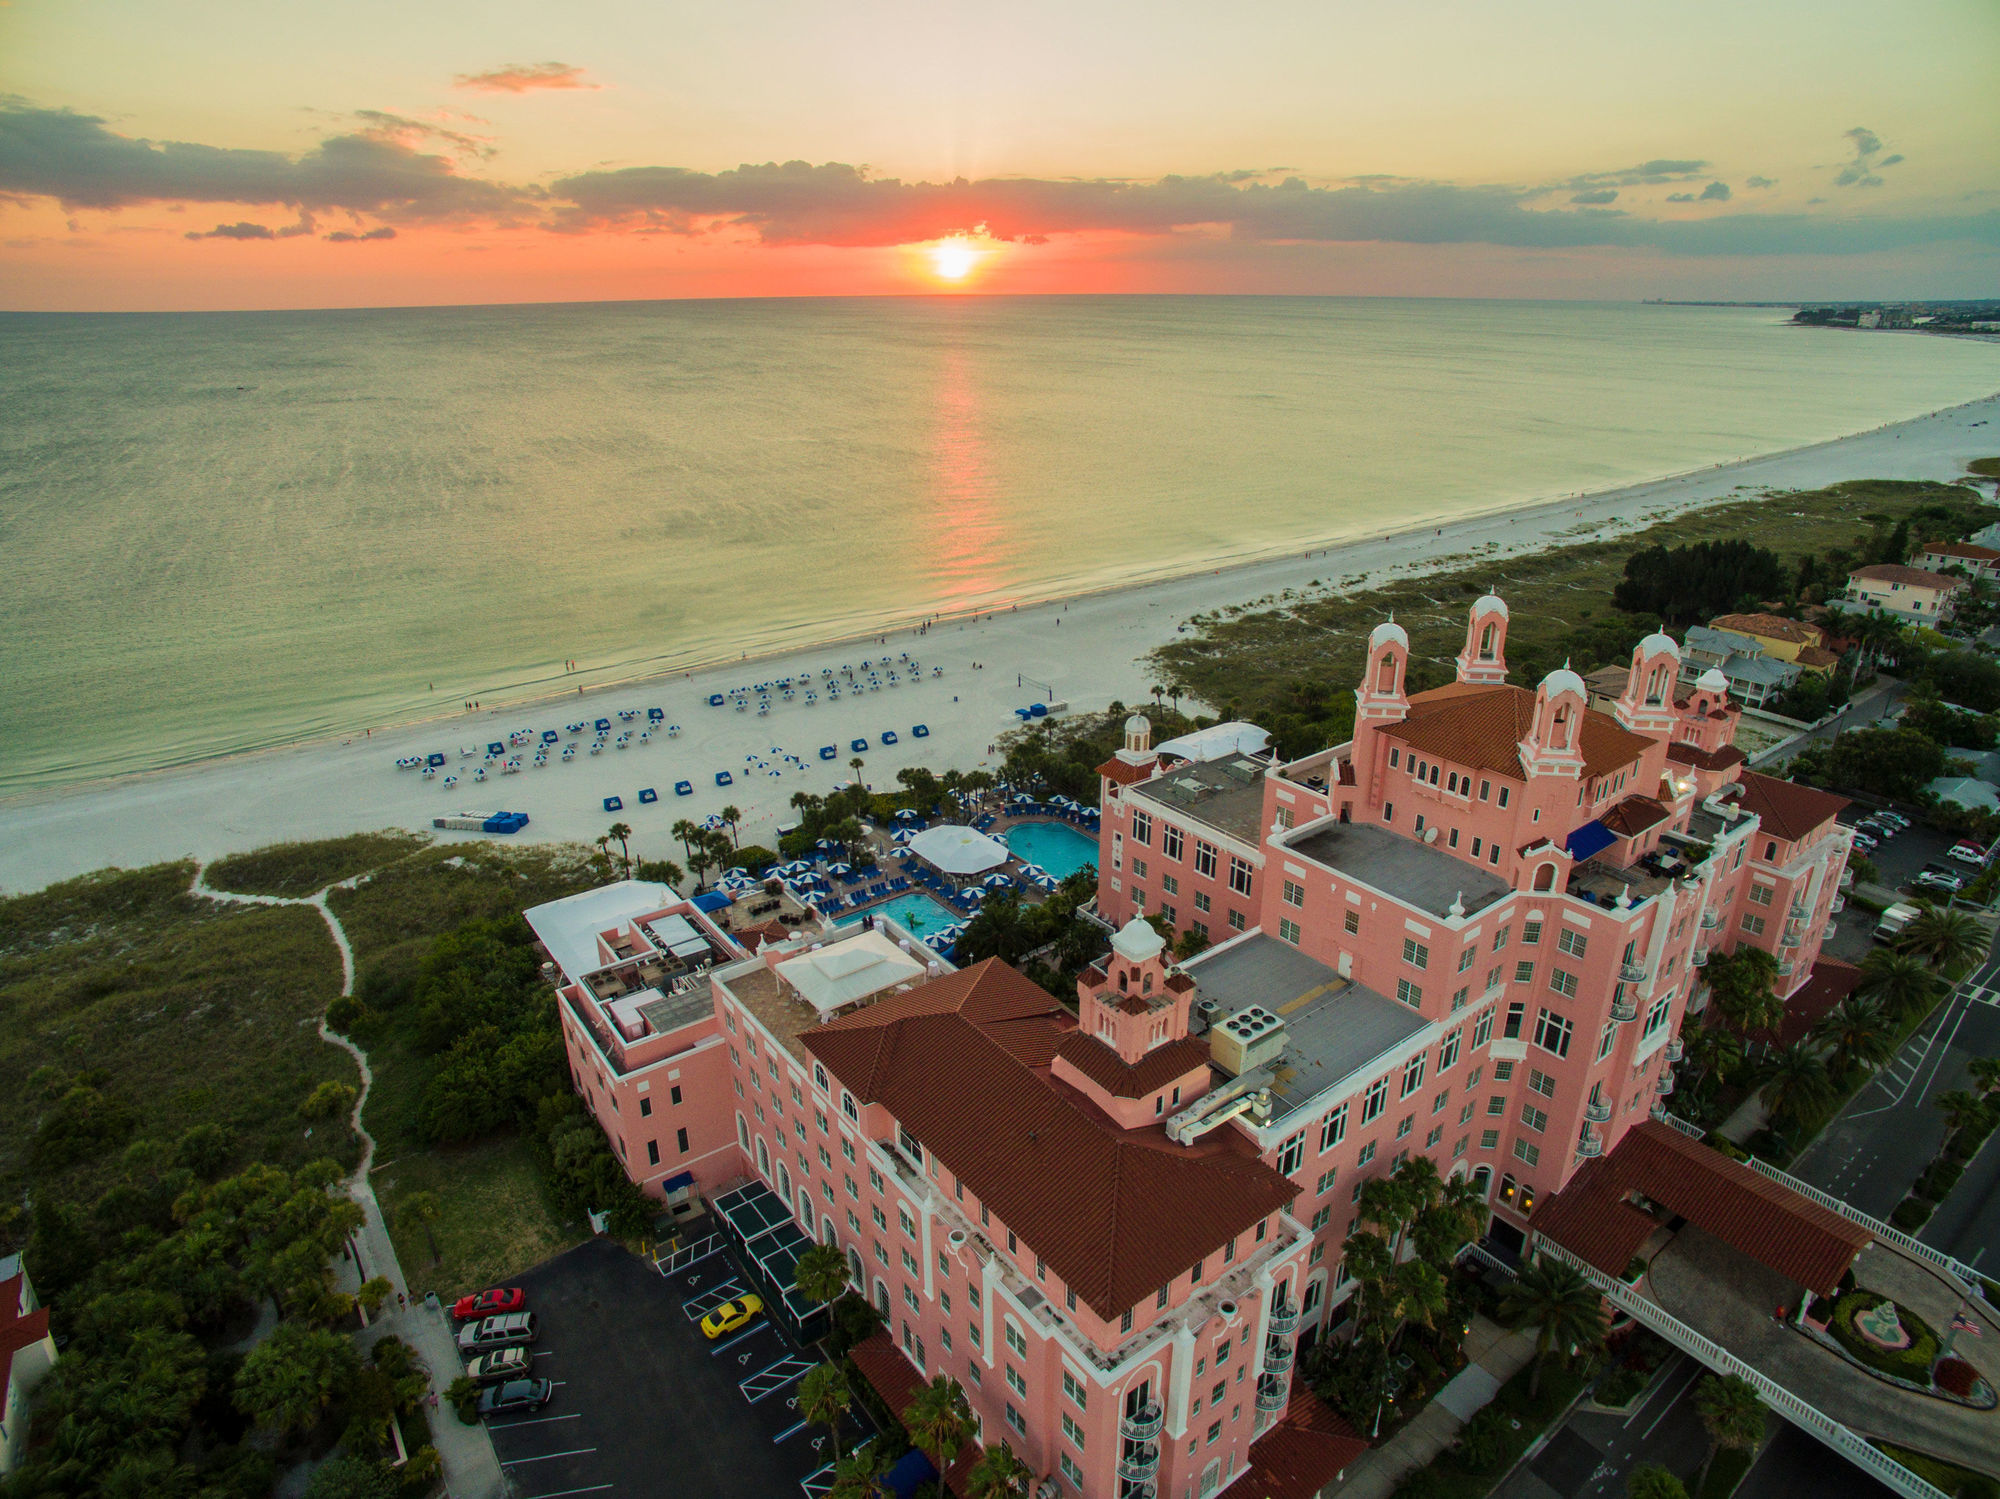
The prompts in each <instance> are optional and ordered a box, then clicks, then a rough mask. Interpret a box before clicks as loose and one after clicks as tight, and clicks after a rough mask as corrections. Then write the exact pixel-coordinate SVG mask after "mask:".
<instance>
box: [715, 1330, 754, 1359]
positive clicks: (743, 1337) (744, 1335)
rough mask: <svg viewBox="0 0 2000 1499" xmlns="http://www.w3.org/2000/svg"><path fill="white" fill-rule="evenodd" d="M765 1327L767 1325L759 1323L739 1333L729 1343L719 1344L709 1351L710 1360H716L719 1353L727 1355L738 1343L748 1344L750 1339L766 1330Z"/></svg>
mask: <svg viewBox="0 0 2000 1499" xmlns="http://www.w3.org/2000/svg"><path fill="white" fill-rule="evenodd" d="M764 1327H765V1324H764V1323H762V1322H759V1323H758V1324H757V1325H756V1326H754V1327H748V1328H745V1329H744V1330H743V1331H742V1332H739V1333H738V1334H737V1335H736V1336H735V1337H733V1338H731V1339H730V1340H729V1341H728V1342H727V1343H717V1344H716V1345H715V1346H714V1347H713V1348H711V1349H709V1350H708V1356H709V1357H710V1358H714V1357H715V1356H716V1355H717V1354H719V1353H727V1352H728V1351H729V1350H730V1349H732V1348H734V1347H735V1346H736V1345H737V1344H738V1343H742V1342H747V1341H748V1340H749V1339H751V1338H754V1337H756V1336H757V1334H758V1333H760V1332H762V1331H763V1330H764Z"/></svg>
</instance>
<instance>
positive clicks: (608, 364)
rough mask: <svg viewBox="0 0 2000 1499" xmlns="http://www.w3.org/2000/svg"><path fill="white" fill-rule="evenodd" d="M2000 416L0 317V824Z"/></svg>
mask: <svg viewBox="0 0 2000 1499" xmlns="http://www.w3.org/2000/svg"><path fill="white" fill-rule="evenodd" d="M1996 388H2000V348H1996V347H1994V346H1991V345H1986V344H1979V343H1970V342H1962V341H1953V340H1946V339H1929V338H1921V337H1893V336H1880V337H1861V336H1852V335H1839V334H1828V333H1825V332H1811V331H1804V330H1795V329H1792V328H1789V327H1786V326H1784V314H1783V313H1781V312H1776V311H1765V310H1750V309H1728V308H1686V307H1643V306H1626V305H1610V304H1552V303H1545V302H1426V301H1368V300H1357V301H1348V300H1338V299H1295V298H1241V299H1238V298H1179V297H1157V298H1155V297H1141V298H1102V299H1098V298H1049V299H977V298H973V299H936V300H930V299H908V300H904V299H897V300H831V301H759V302H662V303H627V304H599V305H581V306H577V305H571V306H548V307H505V308H465V309H450V310H392V311H372V312H312V313H226V314H200V315H160V316H44V315H15V316H7V317H0V556H4V559H5V569H4V572H0V577H3V578H4V580H5V586H4V588H0V794H6V793H9V792H18V791H21V790H23V789H27V788H32V787H36V786H46V785H51V784H58V783H62V782H66V781H74V780H80V779H85V778H89V777H94V776H102V775H107V774H115V773H121V772H128V771H135V770H142V769H147V768H151V767H155V766H160V765H167V764H174V763H181V762H185V761H188V760H193V759H198V758H202V757H206V756H212V755H218V754H225V753H229V752H232V751H238V750H245V749H252V748H257V747H262V746H268V745H272V744H279V743H284V742H288V741H293V740H298V739H302V738H309V737H314V736H319V735H326V734H334V733H342V732H345V731H348V730H356V729H359V728H360V727H362V726H363V725H380V724H385V723H391V722H397V721H403V720H408V719H412V718H417V717H423V716H428V715H431V714H436V713H444V712H448V711H452V710H454V709H455V708H456V707H457V706H458V705H459V704H460V703H462V702H463V701H465V700H466V699H468V698H479V699H481V700H482V701H486V702H493V703H499V702H504V701H507V700H509V699H513V698H521V697H527V696H531V695H540V694H541V693H542V692H544V691H546V690H549V689H551V688H552V687H553V685H554V684H555V681H556V679H557V678H558V677H560V676H561V675H562V672H563V663H564V662H565V661H566V660H575V661H577V662H579V663H580V664H581V666H582V668H583V670H584V676H583V677H582V678H578V677H570V678H568V680H567V681H566V682H565V683H564V684H563V685H565V686H569V685H574V684H575V683H576V682H577V681H578V680H583V681H587V682H595V681H608V680H614V679H618V678H623V677H631V676H636V675H639V674H643V673H646V672H650V671H663V670H674V669H685V668H688V667H692V666H695V665H699V664H701V663H704V662H708V661H712V660H717V659H722V658H733V657H735V656H737V655H738V654H739V653H741V652H744V651H749V652H751V653H755V652H757V651H759V650H764V649H769V648H772V647H776V646H781V645H785V644H792V643H804V642H808V641H812V640H817V639H823V638H828V637H833V636H837V635H843V634H847V633H851V632H857V631H863V630H867V629H870V628H875V627H881V626H885V625H888V624H890V623H893V622H895V621H898V620H902V619H906V618H911V617H914V616H919V615H923V614H928V613H933V612H938V611H950V610H969V609H975V608H981V607H986V606H991V605H997V604H1006V603H1013V602H1019V601H1024V600H1031V599H1036V598H1043V597H1048V596H1052V595H1056V594H1061V593H1067V592H1072V591H1076V590H1080V589H1085V588H1091V587H1097V586H1102V585H1106V584H1111V583H1116V582H1120V581H1130V580H1135V579H1140V578H1145V577H1155V576H1165V575H1171V574H1173V573H1176V572H1183V571H1191V570H1194V569H1198V568H1204V567H1213V566H1217V565H1220V564H1223V563H1227V562H1231V561H1238V560H1246V559H1249V558H1252V557H1255V556H1258V555H1261V554H1268V553H1272V552H1276V551H1283V550H1288V549H1295V548H1299V547H1303V546H1306V545H1311V544H1315V543H1321V542H1332V541H1338V540H1341V539H1344V538H1350V537H1355V536H1360V535H1366V534H1370V533H1375V532H1379V531H1382V530H1385V529H1397V528H1401V527H1404V526H1407V525H1412V524H1419V523H1422V522H1425V521H1433V522H1435V521H1442V520H1444V519H1447V518H1450V517H1453V516H1456V515H1460V514H1464V513H1466V512H1468V511H1474V510H1485V509H1490V508H1492V507H1493V506H1495V505H1498V504H1511V503H1525V502H1529V501H1532V500H1535V499H1538V498H1542V497H1546V496H1550V495H1555V494H1562V493H1568V492H1573V491H1578V490H1583V489H1594V488H1600V487H1604V486H1609V485H1616V484H1620V483H1624V482H1629V481H1635V480H1640V479H1645V478H1649V477H1654V476H1658V475H1663V474H1667V473H1671V472H1677V471H1680V470H1683V469H1688V468H1692V467H1696V466H1699V465H1703V464H1707V463H1712V462H1716V461H1720V460H1724V459H1731V458H1737V457H1742V456H1747V455H1750V454H1753V453H1760V452H1769V451H1773V450H1776V449H1782V448H1788V447H1793V446H1796V445H1799V444H1802V443H1808V442H1813V441H1818V440H1822V439H1825V438H1830V437H1834V436H1838V435H1841V434H1844V433H1848V432H1852V431H1856V430H1860V429H1863V428H1867V427H1871V426H1874V425H1876V424H1878V423H1881V422H1884V421H1889V420H1895V419H1899V418H1904V417H1909V416H1913V415H1917V414H1920V413H1922V412H1926V411H1930V410H1934V409H1936V408H1939V407H1941V406H1946V405H1950V404H1953V403H1956V402H1958V401H1962V400H1966V399H1970V398H1972V397H1974V396H1978V395H1984V394H1987V393H1990V392H1991V391H1992V390H1994V389H1996Z"/></svg>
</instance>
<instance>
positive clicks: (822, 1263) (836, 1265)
mask: <svg viewBox="0 0 2000 1499" xmlns="http://www.w3.org/2000/svg"><path fill="white" fill-rule="evenodd" d="M792 1284H793V1285H795V1286H797V1287H798V1288H799V1290H800V1292H801V1293H802V1294H803V1295H805V1296H806V1297H807V1298H808V1299H809V1300H812V1301H816V1302H818V1303H819V1304H820V1305H821V1306H825V1305H826V1304H827V1303H828V1302H830V1301H836V1300H838V1299H839V1298H840V1296H841V1294H842V1293H843V1292H845V1291H846V1290H847V1256H846V1255H844V1254H842V1253H841V1252H840V1248H839V1246H838V1245H834V1244H815V1245H813V1247H812V1248H810V1249H808V1250H806V1251H805V1253H803V1254H801V1255H800V1256H799V1261H798V1263H797V1264H796V1265H794V1266H793V1267H792Z"/></svg>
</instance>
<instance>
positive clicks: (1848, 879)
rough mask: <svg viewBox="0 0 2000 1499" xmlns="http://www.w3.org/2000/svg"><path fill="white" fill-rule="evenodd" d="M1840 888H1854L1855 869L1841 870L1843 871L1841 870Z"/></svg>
mask: <svg viewBox="0 0 2000 1499" xmlns="http://www.w3.org/2000/svg"><path fill="white" fill-rule="evenodd" d="M1840 888H1841V889H1843V890H1851V889H1853V888H1854V871H1853V870H1851V869H1843V870H1841V872H1840Z"/></svg>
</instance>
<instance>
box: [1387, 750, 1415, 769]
mask: <svg viewBox="0 0 2000 1499" xmlns="http://www.w3.org/2000/svg"><path fill="white" fill-rule="evenodd" d="M1402 763H1403V752H1402V751H1401V750H1400V749H1398V748H1396V746H1394V745H1393V744H1392V745H1390V746H1389V768H1390V769H1391V770H1394V769H1395V768H1396V767H1397V766H1399V765H1401V764H1402ZM1411 763H1412V764H1414V763H1415V762H1414V761H1412V762H1411Z"/></svg>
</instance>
